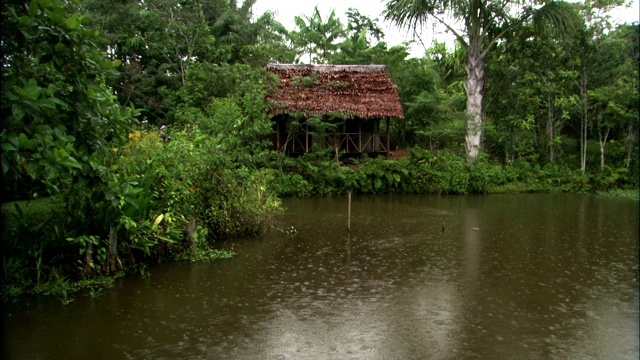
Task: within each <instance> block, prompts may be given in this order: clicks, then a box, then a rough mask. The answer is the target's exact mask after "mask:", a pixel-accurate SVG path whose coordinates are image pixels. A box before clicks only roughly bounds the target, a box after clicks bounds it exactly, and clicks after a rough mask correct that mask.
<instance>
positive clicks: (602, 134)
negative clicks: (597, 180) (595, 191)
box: [598, 114, 611, 171]
mask: <svg viewBox="0 0 640 360" xmlns="http://www.w3.org/2000/svg"><path fill="white" fill-rule="evenodd" d="M603 127H604V124H603V121H602V114H599V115H598V142H599V143H600V171H604V150H605V146H607V138H608V137H609V132H610V131H611V128H610V127H607V129H606V131H603V130H604V129H603Z"/></svg>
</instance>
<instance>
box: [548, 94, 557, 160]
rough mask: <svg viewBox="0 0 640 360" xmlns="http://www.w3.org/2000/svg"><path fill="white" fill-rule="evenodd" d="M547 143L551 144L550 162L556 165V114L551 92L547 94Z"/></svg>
mask: <svg viewBox="0 0 640 360" xmlns="http://www.w3.org/2000/svg"><path fill="white" fill-rule="evenodd" d="M547 103H548V106H549V107H548V109H547V142H548V144H549V162H550V163H554V162H555V161H556V147H555V144H554V141H553V140H554V137H555V135H554V130H555V129H554V114H553V96H552V94H551V90H548V92H547Z"/></svg>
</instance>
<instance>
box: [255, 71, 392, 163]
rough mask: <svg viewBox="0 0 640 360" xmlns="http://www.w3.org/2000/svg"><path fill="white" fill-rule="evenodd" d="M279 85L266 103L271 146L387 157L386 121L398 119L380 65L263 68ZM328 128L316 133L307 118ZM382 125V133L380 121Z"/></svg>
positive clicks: (387, 125)
mask: <svg viewBox="0 0 640 360" xmlns="http://www.w3.org/2000/svg"><path fill="white" fill-rule="evenodd" d="M267 71H269V72H271V73H273V74H275V75H277V76H278V77H279V78H280V82H279V83H278V84H277V88H276V90H275V92H274V93H273V94H271V95H270V96H268V98H267V100H268V101H269V103H270V104H271V106H270V108H269V109H268V110H267V111H268V113H269V114H270V115H272V116H273V120H274V138H273V144H274V146H275V148H276V149H277V150H279V151H282V152H286V153H289V154H296V153H298V154H299V153H306V152H309V151H312V149H326V148H333V149H334V150H335V151H336V152H337V151H345V152H346V153H351V154H353V153H374V154H387V153H388V152H389V122H390V119H391V118H403V117H404V114H403V113H402V106H401V105H400V97H399V96H398V92H397V90H396V87H395V85H394V84H393V83H392V82H391V80H390V79H389V76H387V73H386V66H384V65H294V64H268V65H267ZM312 116H315V117H320V118H321V119H322V121H324V122H326V123H332V124H334V126H333V128H334V129H333V130H332V131H331V132H328V133H326V132H325V133H323V134H320V135H318V132H317V131H315V130H314V129H313V128H310V126H309V123H311V122H310V121H309V122H308V121H306V120H307V119H309V118H310V117H312ZM381 120H385V121H386V128H385V131H384V132H385V133H386V134H385V135H381V129H380V122H381Z"/></svg>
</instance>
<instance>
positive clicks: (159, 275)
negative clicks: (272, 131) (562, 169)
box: [2, 194, 640, 359]
mask: <svg viewBox="0 0 640 360" xmlns="http://www.w3.org/2000/svg"><path fill="white" fill-rule="evenodd" d="M285 206H286V208H287V210H286V212H285V213H284V214H282V215H280V216H279V217H278V218H277V219H276V221H275V226H276V228H274V229H272V230H271V231H270V233H269V234H267V235H266V236H264V237H262V238H253V239H242V240H237V241H234V242H228V243H224V244H221V246H222V247H226V248H229V247H233V249H234V251H235V252H236V253H237V256H236V257H234V258H233V259H230V260H222V261H217V262H212V263H184V262H183V263H180V262H177V263H163V264H160V265H156V266H151V267H150V268H149V270H150V275H148V276H146V277H140V276H137V275H136V276H129V277H126V278H123V279H118V280H117V281H116V284H115V286H114V287H113V288H111V289H108V290H106V291H105V292H104V293H103V294H102V295H101V296H98V297H95V298H92V297H90V296H88V295H84V296H77V297H76V298H75V299H74V301H73V302H72V303H70V304H68V305H62V303H61V302H60V301H58V300H57V299H51V298H40V297H33V298H29V299H28V300H27V301H25V302H19V303H16V304H5V306H4V307H3V334H2V358H3V359H18V358H25V359H27V358H28V359H45V358H50V359H60V358H65V359H85V358H105V359H127V358H131V359H140V358H146V359H156V358H191V359H638V356H639V350H638V348H639V340H638V338H639V335H640V334H639V315H638V314H639V311H638V306H639V303H638V298H639V291H638V242H639V240H638V239H639V230H638V227H639V220H638V219H639V215H640V214H639V206H638V202H637V201H632V200H625V199H607V198H596V197H593V196H590V195H581V194H518V195H488V196H404V195H390V196H354V198H353V202H352V218H351V227H352V229H351V231H350V232H347V231H346V228H347V200H346V198H345V197H334V198H310V199H298V200H287V201H285ZM278 229H279V230H278Z"/></svg>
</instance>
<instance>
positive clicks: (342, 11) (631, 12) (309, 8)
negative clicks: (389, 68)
mask: <svg viewBox="0 0 640 360" xmlns="http://www.w3.org/2000/svg"><path fill="white" fill-rule="evenodd" d="M385 3H386V1H384V2H383V1H379V0H322V1H320V0H318V1H314V0H297V1H296V0H257V1H256V4H255V5H254V7H253V11H254V16H256V17H257V16H260V15H262V14H263V13H264V12H265V11H268V10H271V11H274V13H275V15H276V20H278V21H279V22H280V23H282V25H284V26H285V27H286V28H287V29H288V30H293V29H294V28H295V26H294V23H293V18H294V17H295V16H299V15H305V16H311V14H312V12H313V8H314V7H315V6H316V4H318V9H319V10H320V15H322V17H323V19H326V18H327V17H328V16H329V14H330V13H331V10H335V12H336V15H337V16H339V17H340V20H341V21H342V23H343V24H344V25H346V24H347V16H346V12H347V10H348V9H349V8H356V9H358V11H359V12H360V14H362V15H365V16H368V17H370V18H371V19H375V18H378V19H379V20H380V21H379V22H378V25H379V26H380V27H381V28H382V30H383V31H384V33H385V41H386V42H387V44H388V45H389V46H393V45H398V44H400V43H402V42H403V41H406V40H413V39H414V37H413V36H412V34H410V33H408V32H407V31H405V30H401V29H398V28H397V27H396V26H394V25H392V24H390V23H388V22H386V21H384V19H383V17H382V15H381V13H382V11H383V10H384V4H385ZM611 15H613V16H614V17H615V18H616V19H619V20H620V21H622V22H628V23H631V22H633V21H638V20H639V17H640V10H639V9H638V0H633V5H632V6H631V8H629V9H624V8H619V9H616V10H615V11H614V12H613V13H612V14H611ZM434 30H435V31H434ZM434 33H435V36H436V37H437V38H438V39H439V40H440V41H448V42H451V41H452V40H447V39H451V37H450V36H448V35H446V34H445V33H444V32H443V31H442V30H441V29H437V28H436V29H433V28H432V27H430V28H428V29H423V30H422V32H421V33H420V34H419V37H420V38H421V39H422V41H423V43H424V44H425V46H427V47H428V46H429V45H430V44H431V43H432V38H433V36H434ZM410 52H411V56H415V57H420V56H422V54H423V53H424V48H423V46H422V45H421V44H420V43H419V42H417V43H415V44H413V45H412V46H411V50H410Z"/></svg>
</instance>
